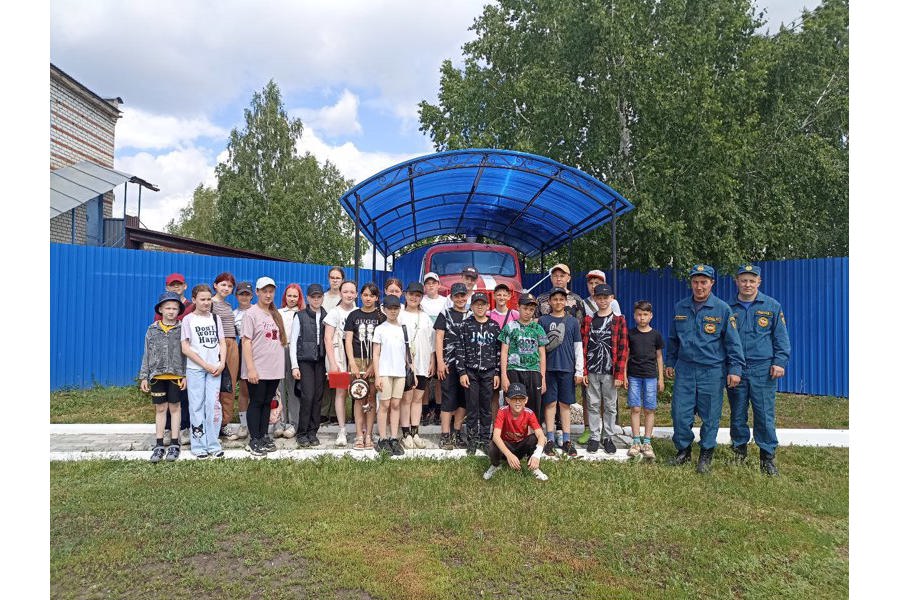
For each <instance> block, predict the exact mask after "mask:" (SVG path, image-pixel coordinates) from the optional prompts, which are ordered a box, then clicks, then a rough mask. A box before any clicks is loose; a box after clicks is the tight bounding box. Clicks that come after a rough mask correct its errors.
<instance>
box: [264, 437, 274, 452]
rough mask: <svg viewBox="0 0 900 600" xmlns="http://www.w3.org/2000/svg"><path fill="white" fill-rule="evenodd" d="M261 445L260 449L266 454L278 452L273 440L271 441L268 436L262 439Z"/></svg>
mask: <svg viewBox="0 0 900 600" xmlns="http://www.w3.org/2000/svg"><path fill="white" fill-rule="evenodd" d="M261 445H262V449H263V450H265V451H266V452H275V451H276V450H278V446H276V445H275V440H273V439H272V438H270V437H269V436H265V437H264V438H263V439H262V443H261Z"/></svg>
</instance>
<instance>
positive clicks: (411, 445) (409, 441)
mask: <svg viewBox="0 0 900 600" xmlns="http://www.w3.org/2000/svg"><path fill="white" fill-rule="evenodd" d="M402 443H403V447H404V448H406V449H407V450H415V449H416V443H415V442H414V441H413V438H412V436H411V435H406V436H404V437H403V442H402Z"/></svg>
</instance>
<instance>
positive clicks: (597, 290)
mask: <svg viewBox="0 0 900 600" xmlns="http://www.w3.org/2000/svg"><path fill="white" fill-rule="evenodd" d="M594 295H595V296H612V295H613V290H612V288H611V287H610V286H609V284H608V283H598V284H597V285H596V286H595V287H594Z"/></svg>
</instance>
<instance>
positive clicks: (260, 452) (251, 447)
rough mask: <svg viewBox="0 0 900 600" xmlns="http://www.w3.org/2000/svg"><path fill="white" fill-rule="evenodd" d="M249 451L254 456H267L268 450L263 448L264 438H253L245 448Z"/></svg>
mask: <svg viewBox="0 0 900 600" xmlns="http://www.w3.org/2000/svg"><path fill="white" fill-rule="evenodd" d="M244 450H246V451H247V452H249V453H250V454H251V455H253V456H265V455H266V450H265V448H263V445H262V440H254V439H251V440H250V442H249V443H248V444H247V446H246V447H245V448H244Z"/></svg>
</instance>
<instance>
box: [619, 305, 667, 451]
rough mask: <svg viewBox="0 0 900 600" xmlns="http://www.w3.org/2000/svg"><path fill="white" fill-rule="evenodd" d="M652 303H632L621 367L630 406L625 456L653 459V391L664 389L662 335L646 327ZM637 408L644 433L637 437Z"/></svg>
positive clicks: (654, 401)
mask: <svg viewBox="0 0 900 600" xmlns="http://www.w3.org/2000/svg"><path fill="white" fill-rule="evenodd" d="M652 319H653V306H652V305H651V304H650V302H648V301H647V300H638V301H637V302H635V303H634V323H635V328H634V329H630V330H628V363H627V365H626V367H625V388H626V389H627V390H628V408H630V409H631V435H632V442H631V448H629V449H628V456H629V457H631V458H635V457H637V456H638V455H640V456H643V457H644V458H647V459H654V458H656V455H655V454H654V453H653V446H651V445H650V438H651V437H653V421H654V419H655V418H656V394H657V392H662V391H663V389H665V386H666V383H665V380H664V379H663V353H662V351H663V348H664V347H665V342H663V338H662V335H661V334H660V333H659V332H658V331H656V330H655V329H653V328H652V327H650V321H651V320H652ZM641 410H643V411H644V437H643V438H641V435H640V433H641Z"/></svg>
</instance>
